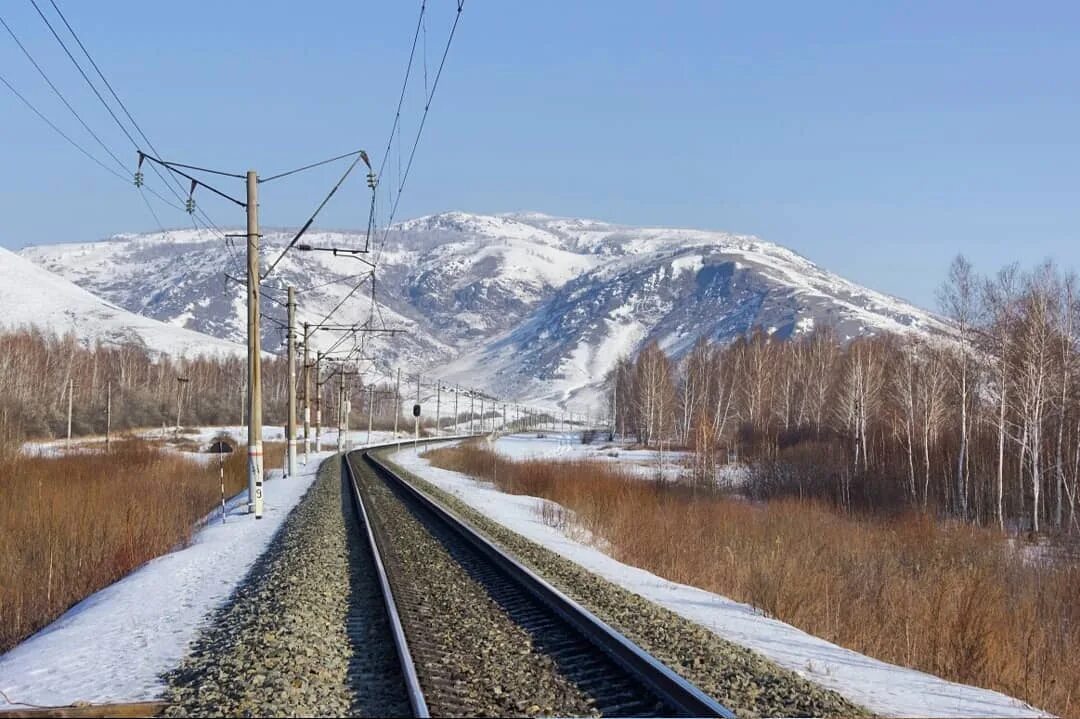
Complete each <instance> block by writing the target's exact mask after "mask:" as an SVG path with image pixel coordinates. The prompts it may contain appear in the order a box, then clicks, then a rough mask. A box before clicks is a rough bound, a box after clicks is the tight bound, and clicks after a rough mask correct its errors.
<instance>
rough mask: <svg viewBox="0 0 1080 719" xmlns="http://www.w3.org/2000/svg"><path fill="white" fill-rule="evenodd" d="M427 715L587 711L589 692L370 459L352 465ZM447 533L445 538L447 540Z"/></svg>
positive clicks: (534, 713) (567, 714)
mask: <svg viewBox="0 0 1080 719" xmlns="http://www.w3.org/2000/svg"><path fill="white" fill-rule="evenodd" d="M353 467H354V471H355V472H356V474H357V479H358V482H359V483H360V485H361V493H362V495H363V497H364V503H365V505H366V507H367V511H368V514H369V516H370V517H371V521H372V523H373V524H374V526H375V528H376V532H377V534H378V535H379V538H380V539H379V542H380V547H381V550H382V552H381V553H382V555H383V561H384V562H385V563H386V567H387V571H388V572H389V574H390V578H391V584H392V586H393V590H394V598H395V600H396V602H397V604H398V608H399V611H400V612H401V615H402V621H403V623H404V625H405V630H406V633H407V635H408V639H409V645H410V646H409V648H410V650H411V653H412V655H413V660H414V662H415V664H416V670H417V674H418V676H419V678H420V683H421V686H422V687H423V688H424V694H425V698H426V700H427V703H428V707H429V709H430V711H431V713H432V715H433V716H531V715H539V714H543V715H548V716H550V715H558V716H582V715H584V716H588V715H590V714H593V710H592V707H591V703H590V700H589V698H588V697H586V696H585V695H583V694H582V693H581V692H580V691H579V690H578V689H577V687H576V686H574V684H573V683H572V682H571V681H569V680H568V679H567V678H566V677H564V676H563V675H562V674H561V673H560V671H559V668H558V667H557V666H556V665H555V663H554V662H553V661H552V659H551V658H550V657H548V656H546V655H544V654H542V653H540V652H538V651H536V650H535V648H534V646H533V644H532V642H531V640H530V637H529V635H528V634H527V633H526V632H525V630H523V629H522V628H521V627H519V626H518V625H516V624H515V623H514V622H513V621H511V620H510V618H509V617H508V616H507V615H506V613H505V612H504V611H503V610H502V609H501V608H500V607H499V605H497V604H496V603H495V601H494V600H493V599H492V597H491V596H489V594H488V592H487V591H486V590H485V588H484V587H483V586H481V585H480V584H479V583H478V582H477V581H476V580H475V579H474V578H473V577H471V576H470V575H469V573H468V572H467V571H466V569H465V568H463V566H462V565H461V564H460V563H459V558H460V557H454V556H451V554H450V552H449V551H448V550H447V547H446V546H445V545H444V544H443V541H440V539H439V538H437V537H436V536H433V535H432V534H431V533H430V531H429V529H428V528H426V527H425V526H424V524H422V523H421V522H420V521H419V519H418V518H417V516H415V515H414V514H413V513H412V512H411V511H410V509H409V508H408V507H406V505H405V504H403V503H402V502H401V501H400V499H399V498H398V497H397V496H396V495H395V494H394V492H393V491H392V490H391V489H390V488H389V487H388V486H387V485H386V484H385V482H384V481H383V480H382V479H380V478H379V477H377V476H376V475H375V473H374V472H373V471H372V470H371V469H370V467H369V466H368V465H367V464H366V463H365V462H363V461H362V460H360V459H359V458H357V460H356V461H355V462H354V463H353ZM444 541H445V538H444Z"/></svg>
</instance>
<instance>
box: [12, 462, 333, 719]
mask: <svg viewBox="0 0 1080 719" xmlns="http://www.w3.org/2000/svg"><path fill="white" fill-rule="evenodd" d="M329 456H331V453H329V452H324V453H322V454H319V455H313V456H312V457H311V459H310V462H309V463H308V465H307V466H306V467H301V471H300V472H298V473H297V476H296V477H294V478H289V479H282V478H281V471H280V470H274V471H272V472H271V474H270V479H269V480H268V481H267V482H266V484H265V493H266V500H265V502H266V503H265V510H264V514H263V518H262V519H260V520H256V519H255V518H254V516H251V515H248V514H247V513H246V512H247V510H246V506H245V503H246V500H247V493H246V492H242V493H241V494H239V495H237V496H235V497H233V498H232V499H231V500H229V502H228V503H227V505H226V512H227V515H226V517H225V522H224V523H222V521H221V510H220V509H218V510H216V511H215V512H214V513H212V514H211V515H209V516H208V517H207V520H206V524H205V526H203V528H202V529H200V530H199V531H198V532H197V533H196V535H195V537H194V540H193V541H192V544H191V546H189V547H185V548H184V549H181V550H179V551H176V552H172V553H170V554H166V555H164V556H161V557H158V558H157V559H154V560H151V561H150V562H148V563H146V564H145V565H143V566H142V567H141V568H139V569H138V570H136V571H135V572H133V573H132V574H130V575H128V576H127V577H125V578H124V579H122V580H120V581H119V582H116V583H115V584H112V585H110V586H108V587H106V588H105V589H102V590H101V591H99V592H97V593H95V594H92V595H91V596H89V597H87V598H86V599H84V600H83V601H82V602H80V603H79V604H77V605H75V606H74V607H72V608H71V609H70V610H68V611H67V613H65V614H64V615H63V616H62V617H60V618H59V619H57V620H56V621H55V622H53V623H52V624H50V625H49V626H48V627H46V628H45V629H43V630H42V631H40V632H38V633H37V634H35V635H34V636H32V637H30V638H29V639H27V640H26V641H24V642H23V643H21V644H19V645H18V646H17V647H15V648H14V649H12V650H11V651H9V652H8V653H6V654H4V655H2V656H0V690H3V692H4V693H5V694H6V695H7V696H8V697H9V698H10V699H11V700H12V701H13V702H25V703H30V704H40V705H46V706H60V705H68V704H71V703H72V702H76V701H87V702H108V701H138V700H145V699H152V698H155V697H157V696H159V695H160V693H161V690H162V688H163V686H164V685H163V684H162V683H161V680H160V676H161V674H162V673H163V672H165V671H168V670H169V669H172V668H173V667H175V666H176V665H177V664H179V662H180V660H181V658H182V657H183V656H184V653H185V652H186V651H187V647H188V644H189V643H190V642H191V641H192V640H193V639H194V638H195V635H196V633H197V631H198V629H199V625H200V624H201V622H202V621H203V618H204V617H206V616H207V614H208V613H209V612H210V611H212V610H213V609H214V608H215V607H216V606H217V605H218V604H220V603H221V602H222V601H224V600H225V599H226V598H228V596H229V594H230V593H231V592H232V590H233V588H234V587H235V586H236V584H237V583H238V582H239V581H240V580H241V579H243V577H244V575H245V574H246V573H247V571H248V569H249V568H250V567H251V565H252V564H253V563H254V562H255V560H256V559H257V558H258V557H259V555H260V554H262V552H263V551H264V550H265V549H266V546H267V544H268V543H269V542H270V539H271V538H272V537H273V536H274V533H275V532H276V531H277V529H278V528H279V527H280V526H281V523H282V522H283V521H284V519H285V517H286V516H287V515H288V514H289V512H290V511H291V510H292V508H293V507H294V506H295V505H296V503H297V502H298V501H299V500H300V498H301V497H302V496H303V495H304V493H305V492H306V491H307V489H308V487H309V486H310V485H311V482H312V481H313V480H314V479H315V473H316V470H317V469H318V466H319V464H320V462H321V461H322V460H323V459H325V458H326V457H329ZM5 704H6V703H5V702H4V700H3V698H2V697H0V710H3V709H4V708H5ZM7 708H11V707H10V706H8V707H7Z"/></svg>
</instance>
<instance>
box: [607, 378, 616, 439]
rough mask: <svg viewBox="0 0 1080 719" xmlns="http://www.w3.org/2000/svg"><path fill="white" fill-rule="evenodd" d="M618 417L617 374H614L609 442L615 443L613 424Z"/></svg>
mask: <svg viewBox="0 0 1080 719" xmlns="http://www.w3.org/2000/svg"><path fill="white" fill-rule="evenodd" d="M618 417H619V373H618V372H615V380H614V381H613V382H612V383H611V437H610V438H609V439H608V441H609V442H614V441H615V422H617V421H618Z"/></svg>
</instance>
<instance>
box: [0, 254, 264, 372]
mask: <svg viewBox="0 0 1080 719" xmlns="http://www.w3.org/2000/svg"><path fill="white" fill-rule="evenodd" d="M0 303H2V304H3V306H4V307H5V310H6V311H5V312H4V314H3V316H0V326H3V327H7V328H19V327H28V326H31V325H33V326H36V327H38V328H40V329H42V330H46V331H52V332H56V333H57V334H67V333H68V332H74V333H75V336H76V337H78V338H79V339H80V340H82V341H84V342H94V341H97V340H101V341H102V342H103V343H105V344H125V343H135V344H142V345H145V346H146V347H148V348H149V349H151V350H154V351H157V352H166V353H168V354H171V355H177V356H179V355H186V356H195V355H198V354H208V355H209V354H213V355H222V354H241V353H242V352H243V351H244V348H243V347H241V346H239V345H237V344H235V343H233V342H228V341H225V340H221V339H219V338H216V337H210V336H207V335H203V334H199V333H198V332H192V331H191V330H187V329H183V328H181V327H172V326H169V325H167V324H164V323H162V322H158V321H157V320H153V319H150V318H148V317H142V316H139V315H136V314H133V313H131V312H129V311H127V310H125V309H123V308H121V307H117V306H116V305H113V304H111V303H109V302H106V301H104V300H102V299H100V298H98V297H95V296H94V295H92V294H90V293H89V292H87V291H86V290H84V289H82V288H80V287H77V286H75V285H74V284H72V283H71V282H69V281H67V280H65V279H64V278H62V277H59V276H57V275H55V274H53V273H51V272H48V271H47V270H44V269H42V268H40V267H38V266H37V265H35V264H33V263H31V262H28V261H27V260H25V259H23V258H22V257H19V256H18V255H16V254H14V253H11V252H9V251H7V250H5V249H2V248H0Z"/></svg>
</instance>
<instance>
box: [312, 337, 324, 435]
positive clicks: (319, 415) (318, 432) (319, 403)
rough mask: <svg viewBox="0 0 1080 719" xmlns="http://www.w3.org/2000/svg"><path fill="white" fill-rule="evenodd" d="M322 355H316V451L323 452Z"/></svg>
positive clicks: (318, 353) (317, 353)
mask: <svg viewBox="0 0 1080 719" xmlns="http://www.w3.org/2000/svg"><path fill="white" fill-rule="evenodd" d="M322 395H323V389H322V353H321V352H316V353H315V399H314V402H315V451H316V452H321V451H322Z"/></svg>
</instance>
